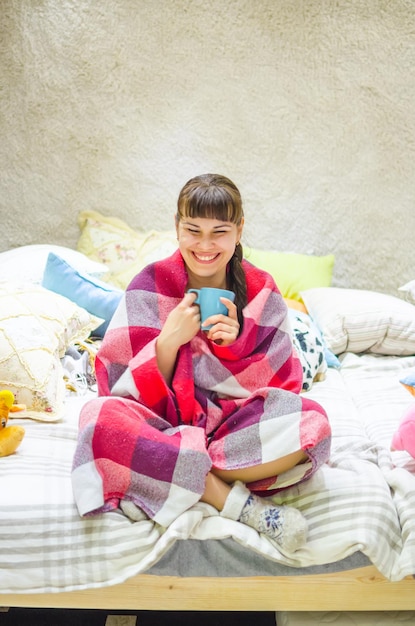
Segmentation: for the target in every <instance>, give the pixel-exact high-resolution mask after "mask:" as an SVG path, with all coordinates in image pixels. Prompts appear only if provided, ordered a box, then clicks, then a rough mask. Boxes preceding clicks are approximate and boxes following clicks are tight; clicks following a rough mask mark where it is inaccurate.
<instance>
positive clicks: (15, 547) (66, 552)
mask: <svg viewBox="0 0 415 626" xmlns="http://www.w3.org/2000/svg"><path fill="white" fill-rule="evenodd" d="M414 367H415V357H403V358H402V357H379V356H373V355H363V356H357V355H354V354H345V355H343V357H342V368H341V370H339V371H338V370H334V369H331V368H330V369H329V370H328V372H327V377H326V380H324V381H323V382H318V383H316V384H315V385H314V386H313V388H312V390H311V391H310V392H307V393H308V395H309V396H310V397H313V398H314V399H316V400H318V401H319V402H320V403H321V404H322V405H323V406H324V407H325V409H326V410H327V412H328V414H329V416H330V420H331V423H332V428H333V450H332V455H331V460H330V463H329V464H328V465H326V466H325V467H323V468H322V469H321V471H320V472H318V473H317V475H315V476H314V477H313V478H312V479H311V480H310V481H308V482H306V483H304V484H303V485H301V486H299V487H295V488H291V489H289V490H287V491H285V492H283V494H280V496H279V497H277V498H276V500H277V501H281V502H282V501H284V502H287V503H289V504H292V505H294V506H298V507H299V508H300V509H301V510H302V511H303V513H304V514H305V516H306V517H307V520H308V523H309V539H308V542H307V544H306V545H305V546H304V547H303V548H301V549H300V550H298V551H297V552H296V553H295V554H283V553H282V552H281V551H280V549H279V548H278V546H277V545H275V544H274V543H273V542H271V541H270V540H269V539H268V538H266V537H264V536H261V535H259V534H258V533H257V532H256V531H254V530H253V529H251V528H249V527H247V526H245V525H243V524H240V523H238V522H233V521H231V520H226V519H225V518H221V517H220V516H218V515H217V513H216V511H215V509H213V508H212V507H210V506H208V505H205V504H201V503H200V504H198V505H196V506H195V507H193V508H192V509H190V510H189V511H187V512H186V513H184V514H183V515H181V516H180V517H179V518H178V519H177V520H176V521H175V522H174V524H172V525H171V526H170V527H169V528H167V529H163V528H160V527H158V526H156V525H155V524H153V523H152V522H150V521H142V522H137V523H133V522H131V521H130V520H129V519H127V518H126V517H125V516H124V515H122V514H121V512H118V511H115V512H111V513H106V514H104V515H101V516H99V517H95V518H90V519H81V518H80V517H79V515H78V512H77V510H76V507H75V504H74V500H73V495H72V486H71V479H70V470H71V464H72V456H73V453H74V449H75V444H76V436H77V423H78V414H79V410H80V407H81V406H82V404H83V402H84V401H86V400H87V399H89V397H91V396H90V395H87V396H83V397H75V398H71V399H69V400H68V402H67V406H66V413H65V416H64V418H63V419H62V420H61V421H60V422H59V423H54V424H51V423H37V422H33V421H26V420H25V421H24V423H23V420H19V419H17V420H16V422H21V423H23V425H24V426H25V428H26V435H25V438H24V440H23V442H22V444H21V446H20V447H19V449H18V451H17V453H16V454H14V455H13V456H10V457H5V458H2V459H0V585H1V588H2V593H19V592H20V593H27V592H33V593H46V592H60V591H71V590H80V589H85V588H91V587H102V586H106V585H112V584H116V583H120V582H123V581H124V580H126V579H127V578H129V577H130V576H133V575H135V574H138V573H143V572H145V571H146V570H147V569H149V568H150V567H151V566H152V565H154V564H155V563H157V561H158V560H159V559H160V558H161V557H162V556H163V555H164V554H166V553H167V552H168V550H169V549H170V548H171V546H172V545H173V544H174V543H175V542H176V541H177V540H178V539H187V538H192V539H201V540H203V539H212V538H213V539H223V538H226V537H233V538H234V539H235V540H236V541H238V542H239V543H240V544H242V545H243V546H245V547H246V548H247V549H248V550H254V551H256V552H258V553H260V554H262V555H264V556H265V557H267V558H269V559H272V560H274V561H276V562H278V563H282V564H286V565H289V566H295V567H305V566H313V565H320V564H323V563H332V562H334V561H337V560H340V559H343V558H345V557H347V556H349V555H350V554H353V553H354V552H356V551H362V552H363V553H364V554H366V555H367V556H368V557H369V558H370V559H371V560H372V561H373V563H374V564H375V565H376V566H377V568H378V569H379V570H380V572H382V573H383V574H384V575H385V576H386V577H388V578H389V579H391V580H400V579H401V578H403V577H404V576H406V575H410V574H413V573H414V572H415V461H414V460H413V459H411V457H409V455H408V454H406V453H404V452H399V453H398V452H393V453H391V452H390V450H389V446H390V441H391V438H392V434H393V432H394V430H395V429H396V427H397V425H398V423H399V420H400V417H401V415H402V414H403V412H404V410H405V409H406V408H407V407H408V406H409V404H410V403H411V402H412V401H413V400H412V398H411V396H410V394H409V393H408V392H407V391H406V390H405V389H404V388H403V387H402V385H401V384H400V383H399V378H400V377H401V376H402V375H403V374H405V373H407V372H409V371H410V370H411V369H413V368H414ZM401 527H402V532H401Z"/></svg>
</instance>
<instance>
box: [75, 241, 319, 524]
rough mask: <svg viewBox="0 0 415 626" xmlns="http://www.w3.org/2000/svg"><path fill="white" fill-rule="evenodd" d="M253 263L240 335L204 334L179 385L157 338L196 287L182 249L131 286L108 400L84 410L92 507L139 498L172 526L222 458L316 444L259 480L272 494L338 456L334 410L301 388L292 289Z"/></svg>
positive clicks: (114, 330)
mask: <svg viewBox="0 0 415 626" xmlns="http://www.w3.org/2000/svg"><path fill="white" fill-rule="evenodd" d="M244 270H245V274H246V279H247V295H248V304H247V306H246V307H245V308H244V310H243V330H242V332H241V333H240V335H239V337H238V339H237V340H236V341H235V342H234V343H233V344H231V345H230V346H226V347H224V346H220V345H217V344H215V343H213V342H211V341H209V340H208V339H207V337H206V335H205V333H203V332H202V331H200V332H199V333H198V334H197V335H196V336H195V337H194V338H193V339H192V341H191V342H189V343H188V344H185V345H184V346H182V347H181V349H180V351H179V353H178V357H177V361H176V367H175V371H174V376H173V380H172V384H171V387H169V386H168V385H167V384H166V381H165V380H164V378H163V376H162V375H161V373H160V372H159V370H158V367H157V358H156V349H155V344H156V341H157V337H158V335H159V333H160V329H161V328H162V326H163V324H164V322H165V320H166V318H167V316H168V314H169V313H170V311H171V310H172V309H173V308H174V307H176V306H177V304H178V303H179V302H180V301H181V299H182V298H183V296H184V293H185V290H186V284H187V274H186V271H185V267H184V263H183V260H182V257H181V255H180V253H179V252H178V251H177V252H175V253H174V254H173V256H171V257H170V258H169V259H167V260H164V261H159V262H156V263H154V264H153V265H151V266H149V267H148V268H146V269H145V270H143V272H141V273H140V274H139V275H138V276H137V277H136V278H135V279H134V280H133V281H132V283H131V284H130V286H129V287H128V289H127V291H126V293H125V297H124V299H123V301H122V302H121V304H120V307H119V308H118V311H117V312H116V314H115V316H114V318H113V320H112V322H111V324H110V326H109V328H108V330H107V333H106V335H105V337H104V341H103V344H102V347H101V349H100V351H99V352H98V355H97V360H96V374H97V381H98V386H99V394H100V396H101V397H100V398H98V399H96V400H93V401H92V402H90V403H89V404H88V405H87V406H86V407H85V408H84V409H83V411H82V414H81V418H80V432H79V438H78V447H77V451H76V454H75V459H74V470H73V484H74V493H75V499H76V502H77V505H78V509H79V512H80V514H81V515H87V514H93V513H100V512H103V511H108V510H111V509H115V508H117V507H118V505H119V500H120V499H122V498H127V499H130V500H132V501H133V502H134V503H135V504H137V505H138V506H139V507H140V508H142V509H143V510H144V511H145V512H146V513H148V515H149V516H150V517H151V518H152V519H154V520H155V521H157V522H158V523H160V524H162V525H165V526H168V525H169V524H170V523H172V522H173V521H174V520H175V519H176V518H177V516H178V515H180V514H181V513H183V512H184V511H186V510H187V509H189V508H190V507H191V506H192V505H194V504H195V503H196V502H198V500H199V499H200V497H201V495H202V493H203V491H204V484H205V477H206V474H207V472H208V471H209V469H210V468H211V466H212V465H213V466H215V467H216V468H220V469H237V468H244V467H247V466H251V465H257V464H261V463H267V462H269V461H273V460H275V459H276V458H279V457H283V456H286V455H288V454H290V453H292V452H295V451H296V450H299V449H304V450H306V451H307V453H308V455H309V463H305V464H303V465H300V466H298V467H297V468H296V469H295V470H293V471H290V472H287V473H286V474H281V475H280V476H275V477H272V478H270V479H268V480H264V481H260V482H255V483H251V484H250V485H249V486H250V488H251V489H252V490H253V491H256V492H266V493H267V494H268V495H270V494H272V493H275V492H276V491H277V490H279V489H281V488H286V487H289V486H291V485H293V484H297V483H299V482H301V481H303V480H304V479H306V478H310V477H311V475H312V474H314V472H315V471H316V470H317V469H318V468H319V467H320V466H321V465H322V464H323V463H324V462H325V461H326V460H327V458H328V454H329V448H330V428H329V425H328V421H327V416H326V414H325V412H324V410H323V409H322V408H321V406H320V405H319V404H317V402H315V401H313V400H311V399H308V398H305V397H304V396H300V395H299V392H300V391H301V388H302V381H303V372H302V366H301V363H300V360H299V358H298V356H297V353H296V352H295V351H294V349H293V344H292V339H291V328H290V323H289V321H288V319H287V308H286V305H285V303H284V301H283V298H282V296H281V294H280V293H279V291H278V289H277V287H276V285H275V283H274V281H273V279H272V278H271V277H270V276H269V275H268V274H266V273H265V272H262V271H261V270H258V269H257V268H255V267H253V266H252V265H251V264H249V263H248V262H246V261H244Z"/></svg>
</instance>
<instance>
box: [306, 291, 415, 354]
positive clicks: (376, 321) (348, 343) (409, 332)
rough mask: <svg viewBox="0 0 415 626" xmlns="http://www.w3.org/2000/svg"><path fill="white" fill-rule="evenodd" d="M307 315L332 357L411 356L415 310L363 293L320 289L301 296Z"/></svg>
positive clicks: (380, 295)
mask: <svg viewBox="0 0 415 626" xmlns="http://www.w3.org/2000/svg"><path fill="white" fill-rule="evenodd" d="M301 297H302V299H303V302H304V304H305V306H306V307H307V310H308V313H309V314H310V316H311V317H312V318H313V320H314V321H315V323H316V324H317V326H318V327H319V328H320V331H321V333H322V335H323V338H324V340H325V342H326V344H327V347H328V348H329V349H330V350H332V351H333V352H334V353H335V354H341V353H342V352H355V353H360V352H373V353H376V354H385V355H410V354H415V306H413V305H412V304H410V303H409V302H405V301H404V300H401V299H400V298H396V297H394V296H390V295H387V294H383V293H378V292H375V291H367V290H364V289H341V288H338V287H322V288H316V289H308V290H306V291H302V292H301Z"/></svg>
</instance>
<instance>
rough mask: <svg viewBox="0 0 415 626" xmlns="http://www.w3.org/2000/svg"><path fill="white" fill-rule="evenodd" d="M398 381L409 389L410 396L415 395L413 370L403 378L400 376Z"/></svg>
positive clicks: (414, 374)
mask: <svg viewBox="0 0 415 626" xmlns="http://www.w3.org/2000/svg"><path fill="white" fill-rule="evenodd" d="M399 382H400V383H401V384H402V385H403V386H404V387H405V389H406V390H407V391H409V393H410V394H411V396H415V371H412V372H410V373H409V374H407V375H406V376H404V377H403V378H401V379H400V380H399Z"/></svg>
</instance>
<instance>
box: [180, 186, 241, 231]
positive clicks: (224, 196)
mask: <svg viewBox="0 0 415 626" xmlns="http://www.w3.org/2000/svg"><path fill="white" fill-rule="evenodd" d="M178 212H179V216H180V217H181V218H185V217H186V218H187V217H190V218H208V219H215V220H219V221H221V222H231V223H233V224H239V223H240V222H241V219H242V217H243V212H242V203H241V196H240V193H239V191H238V189H237V187H236V186H235V185H234V184H233V183H232V181H230V180H229V179H228V178H226V177H224V176H219V175H213V174H206V175H204V176H198V177H196V178H195V179H192V180H190V181H188V183H187V184H186V185H185V186H184V188H183V189H182V192H181V194H180V196H179V201H178Z"/></svg>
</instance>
